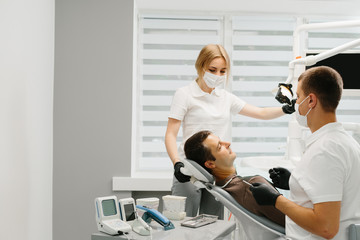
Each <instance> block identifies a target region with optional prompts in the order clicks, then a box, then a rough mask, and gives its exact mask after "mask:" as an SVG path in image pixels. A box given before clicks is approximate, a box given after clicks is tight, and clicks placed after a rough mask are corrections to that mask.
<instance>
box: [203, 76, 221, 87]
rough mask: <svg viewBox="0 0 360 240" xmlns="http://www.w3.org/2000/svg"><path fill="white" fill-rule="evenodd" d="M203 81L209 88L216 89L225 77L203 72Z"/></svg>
mask: <svg viewBox="0 0 360 240" xmlns="http://www.w3.org/2000/svg"><path fill="white" fill-rule="evenodd" d="M203 79H204V81H205V83H206V85H207V86H208V87H209V88H216V87H217V86H220V85H221V84H222V83H223V82H224V81H225V79H226V75H222V76H218V75H215V74H212V73H210V72H205V74H204V77H203Z"/></svg>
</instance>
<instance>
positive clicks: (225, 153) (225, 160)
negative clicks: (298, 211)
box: [184, 131, 285, 226]
mask: <svg viewBox="0 0 360 240" xmlns="http://www.w3.org/2000/svg"><path fill="white" fill-rule="evenodd" d="M184 151H185V156H186V158H187V159H190V160H193V161H195V162H197V163H198V164H199V165H201V166H202V167H203V168H205V169H206V170H207V171H208V172H209V173H211V174H212V175H213V176H214V177H215V181H216V182H215V184H216V185H217V186H220V187H221V188H223V189H224V190H225V191H227V192H228V193H229V194H230V195H231V196H233V197H234V198H235V200H236V201H237V202H238V203H239V204H240V205H242V206H243V207H245V208H246V209H247V210H249V211H250V212H253V213H255V214H257V215H259V216H265V217H267V218H269V219H270V220H272V221H273V222H275V223H277V224H279V225H281V226H284V225H285V215H284V214H283V213H282V212H280V211H279V210H278V209H276V208H275V207H274V206H260V205H258V204H257V202H256V201H255V198H254V197H253V195H252V193H251V191H250V189H249V187H250V186H249V185H248V184H247V183H245V182H244V181H243V180H245V181H247V182H249V183H254V182H261V183H265V184H268V185H270V186H271V187H273V186H272V185H271V184H270V183H269V182H268V181H267V180H266V179H265V178H263V177H261V176H247V177H241V176H237V175H236V170H235V167H234V160H235V158H236V154H235V152H233V151H231V148H230V143H229V142H224V141H221V140H220V139H219V138H218V137H217V136H215V135H214V134H213V133H211V132H210V131H200V132H198V133H195V134H194V135H193V136H191V137H190V138H189V139H188V140H187V141H186V142H185V145H184Z"/></svg>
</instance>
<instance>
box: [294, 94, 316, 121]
mask: <svg viewBox="0 0 360 240" xmlns="http://www.w3.org/2000/svg"><path fill="white" fill-rule="evenodd" d="M308 97H309V96H307V97H306V98H305V99H304V100H302V102H301V103H300V104H297V103H295V116H296V121H297V122H298V123H299V125H300V126H303V127H309V126H308V124H307V115H308V114H309V112H310V111H311V109H312V108H310V109H309V111H308V112H307V113H306V114H305V116H303V115H300V113H299V107H300V105H301V104H302V103H303V102H304V101H305V100H306V99H307V98H308Z"/></svg>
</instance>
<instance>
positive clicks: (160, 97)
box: [132, 15, 223, 176]
mask: <svg viewBox="0 0 360 240" xmlns="http://www.w3.org/2000/svg"><path fill="white" fill-rule="evenodd" d="M221 26H222V18H220V17H216V16H203V17H194V16H170V17H169V16H151V15H140V18H139V30H138V31H139V43H138V46H139V47H138V51H139V54H138V58H139V69H138V72H139V73H138V78H139V81H138V84H137V89H136V90H137V96H138V99H137V106H136V108H135V109H136V111H137V114H136V115H137V128H136V138H135V144H136V150H135V151H134V152H133V157H135V159H136V160H135V161H133V163H135V164H134V166H133V168H132V175H136V173H137V172H141V173H142V176H144V175H146V173H151V175H153V172H154V171H157V172H158V173H159V174H160V175H161V173H163V174H165V175H170V174H171V170H172V168H173V167H172V165H171V161H170V159H169V157H168V155H167V152H166V148H165V144H164V136H165V131H166V127H167V120H168V114H169V110H170V105H171V101H172V97H173V95H174V93H175V91H176V89H177V88H179V87H181V86H185V85H187V84H189V83H190V82H191V81H193V80H194V79H195V78H196V76H197V74H196V69H195V67H194V65H195V61H196V58H197V56H198V54H199V52H200V50H201V48H202V47H203V46H204V45H207V44H209V43H220V44H222V39H223V29H222V27H221ZM181 139H182V130H181V129H180V131H179V136H178V142H179V143H180V142H181Z"/></svg>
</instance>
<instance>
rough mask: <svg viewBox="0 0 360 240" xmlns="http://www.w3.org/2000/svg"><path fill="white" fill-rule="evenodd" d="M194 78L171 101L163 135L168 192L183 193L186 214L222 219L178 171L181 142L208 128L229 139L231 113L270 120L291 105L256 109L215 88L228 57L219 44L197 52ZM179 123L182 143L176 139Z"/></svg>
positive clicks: (288, 110) (202, 192) (206, 195)
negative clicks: (169, 165)
mask: <svg viewBox="0 0 360 240" xmlns="http://www.w3.org/2000/svg"><path fill="white" fill-rule="evenodd" d="M195 68H196V70H197V74H198V77H197V78H196V79H195V81H193V82H192V83H190V84H189V85H187V86H185V87H182V88H179V89H178V90H177V91H176V93H175V95H174V97H173V101H172V104H171V109H170V115H169V118H168V125H167V130H166V134H165V145H166V150H167V153H168V155H169V157H170V159H171V161H172V163H173V165H174V176H175V177H174V179H173V186H172V189H171V191H172V194H173V195H177V196H186V197H187V200H186V214H187V216H196V215H197V214H198V210H199V213H200V214H202V213H206V214H214V215H218V216H219V217H220V218H223V206H222V205H221V204H220V203H219V202H217V201H215V199H214V197H212V196H211V195H210V194H209V193H207V191H206V190H204V189H197V188H196V187H194V185H193V184H192V183H190V182H189V180H190V178H189V177H188V176H186V175H183V174H182V173H181V172H180V168H181V167H183V166H184V165H183V163H182V162H181V161H180V160H181V158H184V156H185V155H184V150H183V149H184V143H185V141H186V140H187V139H188V138H189V137H190V136H192V135H193V134H194V133H196V132H199V131H201V130H209V131H211V132H213V133H214V134H215V135H216V136H218V137H219V138H221V139H223V140H224V141H228V142H230V141H231V116H232V115H235V114H241V115H245V116H248V117H253V118H258V119H273V118H277V117H280V116H282V115H284V114H285V113H288V114H291V113H293V112H294V111H295V109H294V105H284V106H282V107H268V108H260V107H256V106H253V105H250V104H248V103H246V102H244V101H243V100H241V99H240V98H238V97H236V96H235V95H234V94H232V93H230V92H228V91H226V90H224V89H219V88H217V87H218V86H220V85H223V84H224V82H225V81H227V79H228V77H229V72H230V59H229V56H228V54H227V52H226V50H225V49H224V47H223V46H221V45H218V44H209V45H207V46H205V47H204V48H203V49H202V50H201V51H200V53H199V56H198V58H197V60H196V63H195ZM181 125H182V129H183V137H182V143H181V144H180V146H179V147H178V146H177V144H176V138H177V135H178V133H179V129H180V126H181Z"/></svg>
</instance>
